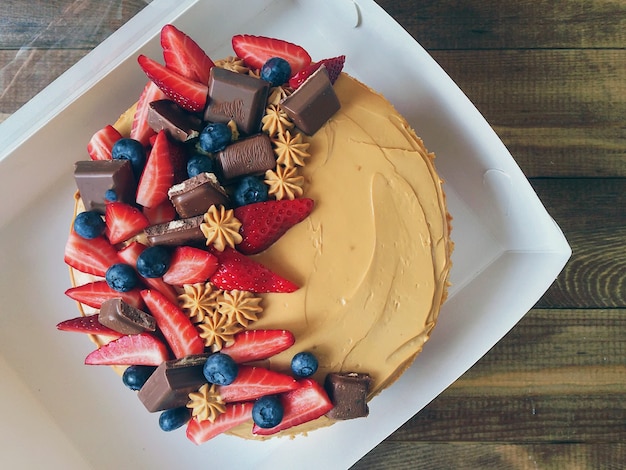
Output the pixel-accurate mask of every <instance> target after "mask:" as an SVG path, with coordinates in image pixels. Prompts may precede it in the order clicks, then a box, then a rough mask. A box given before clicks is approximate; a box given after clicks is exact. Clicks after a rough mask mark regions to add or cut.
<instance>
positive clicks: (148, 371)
mask: <svg viewBox="0 0 626 470" xmlns="http://www.w3.org/2000/svg"><path fill="white" fill-rule="evenodd" d="M155 370H156V367H154V366H128V367H127V368H126V370H125V371H124V373H123V374H122V382H124V385H126V386H127V387H128V388H130V389H131V390H139V389H141V387H143V384H145V383H146V380H148V378H150V376H151V375H152V373H153V372H154V371H155Z"/></svg>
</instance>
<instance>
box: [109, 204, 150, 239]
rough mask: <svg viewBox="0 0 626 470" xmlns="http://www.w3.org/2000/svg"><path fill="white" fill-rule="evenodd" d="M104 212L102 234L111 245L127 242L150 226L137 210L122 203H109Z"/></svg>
mask: <svg viewBox="0 0 626 470" xmlns="http://www.w3.org/2000/svg"><path fill="white" fill-rule="evenodd" d="M104 210H105V212H104V221H105V223H106V229H105V231H104V234H105V235H106V236H107V238H108V239H109V242H110V243H111V244H113V245H116V244H118V243H121V242H123V241H126V240H128V239H129V238H130V237H133V236H135V235H137V234H138V233H139V232H141V231H142V230H143V229H145V228H146V227H148V226H149V225H150V221H149V220H148V218H147V217H146V216H145V215H143V213H142V212H141V211H140V210H139V209H137V208H136V207H133V206H131V205H130V204H126V203H124V202H110V203H108V204H107V205H106V207H105V209H104Z"/></svg>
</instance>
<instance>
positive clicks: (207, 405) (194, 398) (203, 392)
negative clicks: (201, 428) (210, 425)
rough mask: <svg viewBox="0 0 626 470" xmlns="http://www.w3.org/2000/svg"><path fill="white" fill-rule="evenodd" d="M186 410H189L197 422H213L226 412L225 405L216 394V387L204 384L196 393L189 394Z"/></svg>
mask: <svg viewBox="0 0 626 470" xmlns="http://www.w3.org/2000/svg"><path fill="white" fill-rule="evenodd" d="M186 406H187V408H191V415H192V416H193V417H194V418H196V419H197V420H199V421H206V420H209V421H211V422H214V421H215V420H216V419H217V417H218V416H219V415H221V414H222V413H224V412H225V411H226V404H225V403H224V400H222V397H221V396H220V394H219V393H218V392H217V385H215V384H213V385H211V386H209V384H204V385H202V386H201V387H200V389H199V390H198V391H197V392H191V393H190V394H189V402H188V403H187V405H186Z"/></svg>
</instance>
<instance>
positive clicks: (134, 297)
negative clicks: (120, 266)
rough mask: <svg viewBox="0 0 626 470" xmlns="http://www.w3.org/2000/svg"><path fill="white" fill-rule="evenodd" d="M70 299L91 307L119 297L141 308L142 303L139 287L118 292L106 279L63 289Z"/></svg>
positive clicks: (97, 306) (98, 306)
mask: <svg viewBox="0 0 626 470" xmlns="http://www.w3.org/2000/svg"><path fill="white" fill-rule="evenodd" d="M65 295H67V296H68V297H69V298H70V299H73V300H75V301H77V302H80V303H81V304H85V305H88V306H90V307H93V308H100V307H101V306H102V303H103V302H104V301H105V300H109V299H118V298H121V299H122V300H123V301H124V302H126V303H127V304H129V305H132V306H133V307H135V308H138V309H143V308H144V303H143V300H142V298H141V291H140V290H139V289H133V290H129V291H128V292H118V291H116V290H113V289H111V288H110V287H109V285H108V284H107V282H106V281H94V282H89V283H87V284H83V285H81V286H76V287H70V288H69V289H67V290H66V291H65Z"/></svg>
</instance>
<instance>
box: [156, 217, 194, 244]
mask: <svg viewBox="0 0 626 470" xmlns="http://www.w3.org/2000/svg"><path fill="white" fill-rule="evenodd" d="M202 222H204V215H196V216H194V217H189V218H187V219H180V220H172V221H171V222H164V223H162V224H156V225H151V226H150V227H148V228H147V229H146V230H145V232H146V237H147V240H148V244H149V245H151V246H154V245H167V246H177V245H188V244H191V245H193V244H200V243H201V244H202V245H204V244H205V243H206V237H205V236H204V233H202V230H201V229H200V225H201V224H202Z"/></svg>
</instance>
